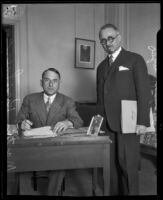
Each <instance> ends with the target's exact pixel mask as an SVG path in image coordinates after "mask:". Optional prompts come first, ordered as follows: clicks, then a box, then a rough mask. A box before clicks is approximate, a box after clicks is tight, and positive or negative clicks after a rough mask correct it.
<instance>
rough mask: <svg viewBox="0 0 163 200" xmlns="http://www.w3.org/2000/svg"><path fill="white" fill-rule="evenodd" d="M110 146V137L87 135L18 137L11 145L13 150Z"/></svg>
mask: <svg viewBox="0 0 163 200" xmlns="http://www.w3.org/2000/svg"><path fill="white" fill-rule="evenodd" d="M96 143H98V144H107V143H108V144H109V143H111V140H110V139H109V136H93V135H86V134H85V133H83V134H82V133H80V134H75V135H63V136H57V137H48V138H24V137H18V138H16V139H15V141H14V144H9V147H11V148H17V147H25V146H26V147H29V146H51V145H55V146H57V145H72V144H74V145H78V144H96Z"/></svg>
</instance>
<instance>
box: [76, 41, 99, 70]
mask: <svg viewBox="0 0 163 200" xmlns="http://www.w3.org/2000/svg"><path fill="white" fill-rule="evenodd" d="M94 67H95V41H94V40H86V39H81V38H75V68H83V69H94Z"/></svg>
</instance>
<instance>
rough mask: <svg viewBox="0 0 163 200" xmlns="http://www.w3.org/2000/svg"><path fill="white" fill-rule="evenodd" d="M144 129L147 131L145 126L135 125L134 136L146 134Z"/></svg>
mask: <svg viewBox="0 0 163 200" xmlns="http://www.w3.org/2000/svg"><path fill="white" fill-rule="evenodd" d="M146 129H147V127H146V126H143V125H136V134H137V135H140V134H144V133H146Z"/></svg>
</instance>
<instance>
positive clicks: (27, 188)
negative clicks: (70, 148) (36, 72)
mask: <svg viewBox="0 0 163 200" xmlns="http://www.w3.org/2000/svg"><path fill="white" fill-rule="evenodd" d="M60 79H61V76H60V73H59V71H58V70H56V69H55V68H49V69H47V70H45V71H44V72H43V73H42V79H41V81H40V84H41V87H42V88H43V92H40V93H33V94H29V95H27V96H26V97H25V98H24V100H23V104H22V106H21V109H20V111H19V113H18V116H17V123H18V125H19V127H20V128H21V130H22V131H25V130H29V129H31V128H38V127H43V126H51V127H52V129H53V131H54V132H56V133H57V134H58V135H59V134H62V132H63V131H64V130H66V129H67V128H72V127H74V128H79V127H81V126H82V124H83V121H82V119H81V118H80V116H79V115H78V113H77V111H76V107H75V103H74V101H73V100H72V99H71V98H69V97H67V96H65V95H63V94H61V93H59V92H58V90H59V86H60ZM31 164H32V163H31ZM64 175H65V173H64V171H62V170H60V171H50V172H48V177H49V184H48V195H55V196H57V195H58V193H59V192H60V189H61V184H62V180H63V178H64ZM31 179H32V173H31V172H29V173H21V174H20V194H25V195H34V194H35V193H36V192H35V191H34V190H33V187H32V184H31Z"/></svg>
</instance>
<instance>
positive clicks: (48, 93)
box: [45, 91, 56, 96]
mask: <svg viewBox="0 0 163 200" xmlns="http://www.w3.org/2000/svg"><path fill="white" fill-rule="evenodd" d="M55 93H56V91H55V92H54V91H53V92H49V91H48V92H45V94H46V95H48V96H52V95H54V94H55Z"/></svg>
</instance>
